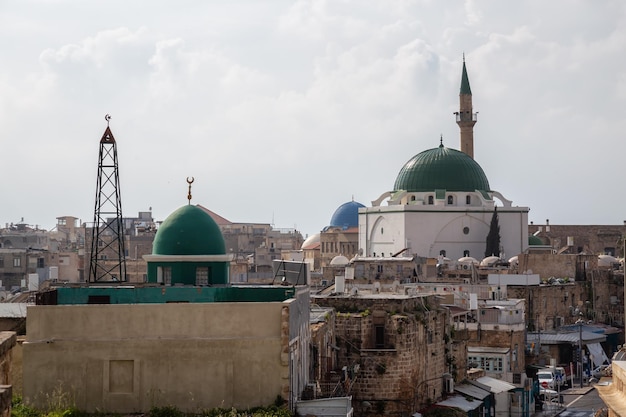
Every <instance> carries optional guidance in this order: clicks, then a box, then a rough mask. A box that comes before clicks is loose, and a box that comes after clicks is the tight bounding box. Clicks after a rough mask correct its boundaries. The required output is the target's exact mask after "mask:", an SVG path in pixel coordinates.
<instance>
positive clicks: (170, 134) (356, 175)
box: [0, 0, 626, 235]
mask: <svg viewBox="0 0 626 417" xmlns="http://www.w3.org/2000/svg"><path fill="white" fill-rule="evenodd" d="M463 53H465V57H466V62H467V68H468V73H469V77H470V83H471V87H472V92H473V102H474V110H475V111H478V112H479V115H478V117H479V121H478V123H477V125H476V127H475V131H474V136H475V146H474V155H475V159H476V160H477V162H478V163H479V164H480V165H481V166H482V167H483V169H484V171H485V173H486V175H487V177H488V178H489V182H490V185H491V188H492V189H494V190H498V191H500V192H502V193H503V195H504V196H505V197H507V198H509V199H511V200H513V204H514V205H518V206H527V207H530V213H529V220H530V221H534V222H535V223H540V224H543V223H545V221H546V219H550V223H551V224H621V223H622V222H623V221H624V220H625V219H626V212H625V211H624V207H625V206H626V188H625V187H624V186H623V182H624V177H626V172H625V168H624V167H625V166H626V164H625V161H626V140H625V139H626V136H625V135H626V113H625V112H626V2H624V1H623V0H594V1H577V0H552V1H549V2H546V1H544V0H525V1H521V2H510V1H502V0H483V1H478V0H476V1H471V0H468V1H445V2H443V1H434V0H415V1H411V0H398V1H393V0H354V1H349V0H327V1H304V0H289V1H287V0H267V1H258V0H231V1H227V2H226V1H200V0H180V1H176V2H173V1H163V0H150V1H140V0H137V1H128V0H123V1H122V0H108V1H106V2H95V1H89V2H86V1H78V0H38V1H34V0H5V1H2V2H0V138H1V139H0V144H1V147H0V155H1V158H0V164H1V167H2V170H1V174H0V175H1V176H2V181H1V182H0V184H1V185H0V196H2V197H1V201H2V205H1V206H0V207H1V208H0V224H2V225H4V223H11V222H14V223H15V222H19V221H21V219H22V218H23V219H24V222H25V223H28V224H31V225H39V227H43V228H46V229H51V228H52V227H54V225H55V223H56V217H58V216H64V215H72V216H76V217H78V218H80V219H82V221H88V222H90V221H92V220H93V217H94V213H93V211H94V202H95V193H96V175H97V161H98V150H99V141H100V138H101V137H102V134H103V132H104V130H105V128H106V122H105V120H104V115H105V114H107V113H109V114H111V116H112V119H111V130H112V131H113V134H114V135H115V138H116V140H117V150H118V158H119V165H120V167H119V173H120V182H121V195H122V208H123V214H124V215H125V216H136V215H137V213H138V212H139V211H147V210H149V208H152V212H153V215H154V217H155V219H157V220H164V219H165V218H166V217H167V215H168V214H169V213H171V212H172V211H173V210H175V209H176V208H178V207H180V206H182V205H184V204H186V203H187V200H186V197H187V183H186V181H185V180H186V178H187V177H194V178H195V182H194V184H193V190H192V192H193V200H192V201H193V203H197V204H202V205H204V206H205V207H207V208H209V209H211V210H213V211H215V212H216V213H218V214H220V215H222V216H223V217H225V218H227V219H229V220H231V221H233V222H259V223H273V224H274V226H275V227H280V228H293V227H295V228H297V229H298V230H300V231H301V232H302V233H303V234H305V235H310V234H313V233H316V232H318V231H319V230H320V229H322V228H323V227H324V226H326V225H327V224H328V223H329V222H330V218H331V217H332V214H333V212H334V211H335V209H336V208H337V207H338V206H339V205H341V204H342V203H344V202H347V201H350V200H351V199H353V198H354V200H356V201H358V202H361V203H363V204H365V205H368V206H369V205H371V201H372V200H374V199H376V198H378V196H379V195H380V194H381V193H383V192H384V191H388V190H391V188H392V187H393V183H394V181H395V178H396V176H397V174H398V172H399V170H400V168H401V167H402V165H403V164H404V163H405V162H406V161H407V160H408V159H410V158H411V157H412V156H413V155H415V154H417V153H419V152H421V151H423V150H426V149H429V148H434V147H436V146H438V144H439V138H440V136H441V135H442V136H443V141H444V144H445V145H446V146H448V147H452V148H455V149H458V148H459V130H458V127H457V125H456V123H455V119H454V116H453V112H454V111H455V110H457V109H458V93H459V86H460V77H461V68H462V59H463Z"/></svg>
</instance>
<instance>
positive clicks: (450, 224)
mask: <svg viewBox="0 0 626 417" xmlns="http://www.w3.org/2000/svg"><path fill="white" fill-rule="evenodd" d="M459 101H460V108H459V111H458V112H456V113H455V114H456V122H457V124H458V126H459V128H460V131H461V134H460V136H461V150H460V151H458V150H455V149H451V148H447V147H445V146H444V145H443V140H441V142H440V144H439V146H438V147H436V148H433V149H428V150H425V151H423V152H421V153H419V154H417V155H415V156H413V157H412V158H411V159H409V161H408V162H407V163H406V164H404V166H403V167H402V169H401V170H400V173H399V174H398V176H397V178H396V181H395V183H394V186H393V190H392V191H387V192H385V193H383V194H382V195H381V196H380V197H379V198H378V199H376V200H375V201H372V207H364V208H360V209H359V210H358V224H359V255H360V256H366V257H388V256H396V255H398V254H402V255H405V256H412V255H417V256H422V257H427V258H440V257H441V256H444V257H447V258H449V259H459V258H462V257H474V258H476V259H482V258H483V257H484V256H485V255H486V254H485V248H486V238H487V235H488V233H489V229H490V224H491V220H492V217H493V215H494V211H495V210H496V207H497V215H498V224H499V227H500V253H499V254H493V255H496V256H500V257H501V258H504V257H505V256H507V257H510V256H515V255H518V254H520V253H522V252H524V251H525V250H526V249H527V248H528V211H529V208H528V207H519V206H513V204H512V202H511V201H510V200H508V199H506V198H505V197H504V196H503V195H502V194H501V193H500V192H498V191H494V190H492V189H491V187H490V186H489V181H488V180H487V176H486V175H485V173H484V171H483V169H482V168H481V167H480V165H479V164H478V163H477V162H476V161H475V160H474V158H473V157H474V155H473V154H474V151H473V148H474V133H473V128H474V125H475V124H476V121H477V118H476V113H474V112H473V108H472V92H471V89H470V84H469V78H468V76H467V69H466V66H465V61H464V62H463V72H462V76H461V89H460V94H459ZM487 255H488V254H487Z"/></svg>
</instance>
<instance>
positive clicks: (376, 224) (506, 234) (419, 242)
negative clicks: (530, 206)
mask: <svg viewBox="0 0 626 417" xmlns="http://www.w3.org/2000/svg"><path fill="white" fill-rule="evenodd" d="M444 208H445V206H442V208H441V209H439V210H437V209H431V210H424V209H419V210H417V209H416V208H415V207H411V206H398V205H395V206H381V207H376V208H372V209H368V210H367V212H365V211H363V212H361V213H359V228H360V231H361V233H359V247H360V248H364V252H365V253H364V255H365V256H381V254H384V255H385V256H387V255H388V254H389V253H396V252H398V251H400V250H402V249H404V248H405V247H409V248H410V249H409V251H407V252H408V253H409V254H415V255H418V256H423V257H429V258H436V257H437V256H439V254H440V252H441V251H445V254H446V257H448V258H450V259H459V258H461V257H463V256H467V254H468V253H469V256H472V257H474V258H476V259H482V258H483V257H484V255H485V245H486V238H487V234H488V233H489V227H490V223H491V218H492V216H493V211H482V210H476V211H470V210H466V211H463V212H459V211H447V210H445V209H444ZM525 210H526V209H525V208H520V209H519V210H502V211H500V210H499V211H498V218H499V222H498V223H499V226H500V241H501V245H502V248H503V250H504V255H506V256H507V257H508V256H514V255H517V254H519V253H522V252H523V251H524V250H525V249H526V248H527V246H528V230H527V220H528V213H527V211H525ZM374 254H376V255H374Z"/></svg>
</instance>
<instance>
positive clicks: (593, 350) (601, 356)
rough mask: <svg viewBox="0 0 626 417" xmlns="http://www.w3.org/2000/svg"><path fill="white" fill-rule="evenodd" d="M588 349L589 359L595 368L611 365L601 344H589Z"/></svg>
mask: <svg viewBox="0 0 626 417" xmlns="http://www.w3.org/2000/svg"><path fill="white" fill-rule="evenodd" d="M587 349H589V353H590V355H589V357H590V358H591V360H592V361H593V364H594V365H595V366H600V365H602V364H604V363H610V362H609V358H608V357H607V356H606V353H604V349H602V346H600V343H589V344H587Z"/></svg>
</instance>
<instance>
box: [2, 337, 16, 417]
mask: <svg viewBox="0 0 626 417" xmlns="http://www.w3.org/2000/svg"><path fill="white" fill-rule="evenodd" d="M16 342H17V336H16V335H15V333H14V332H0V416H1V417H10V415H11V399H12V396H13V390H12V386H11V383H12V380H11V377H12V372H11V369H12V366H11V365H12V352H13V347H14V346H15V344H16Z"/></svg>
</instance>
